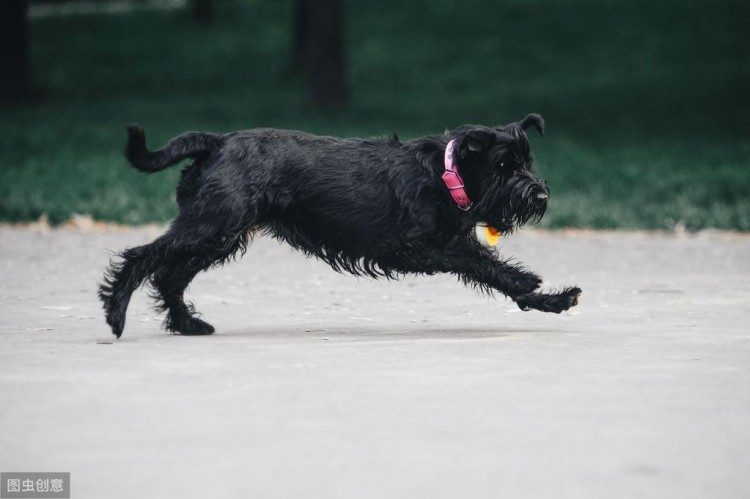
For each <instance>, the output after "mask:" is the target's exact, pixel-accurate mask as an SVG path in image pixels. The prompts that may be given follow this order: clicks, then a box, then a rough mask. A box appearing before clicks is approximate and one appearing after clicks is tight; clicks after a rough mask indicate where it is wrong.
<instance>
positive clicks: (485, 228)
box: [474, 223, 500, 247]
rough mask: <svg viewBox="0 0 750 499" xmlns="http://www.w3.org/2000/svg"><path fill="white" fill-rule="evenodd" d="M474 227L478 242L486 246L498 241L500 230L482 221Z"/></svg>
mask: <svg viewBox="0 0 750 499" xmlns="http://www.w3.org/2000/svg"><path fill="white" fill-rule="evenodd" d="M474 229H475V230H474V232H475V233H476V236H477V239H478V240H479V242H480V243H482V244H483V245H485V246H487V247H492V246H496V245H497V243H498V241H500V231H499V230H497V229H496V228H494V227H490V226H489V225H486V224H483V223H482V224H478V225H477V226H476V227H475V228H474Z"/></svg>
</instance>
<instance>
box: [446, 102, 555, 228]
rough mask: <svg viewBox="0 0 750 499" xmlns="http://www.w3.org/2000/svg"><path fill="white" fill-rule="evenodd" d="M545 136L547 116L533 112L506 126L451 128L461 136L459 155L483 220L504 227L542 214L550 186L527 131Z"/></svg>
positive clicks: (458, 161)
mask: <svg viewBox="0 0 750 499" xmlns="http://www.w3.org/2000/svg"><path fill="white" fill-rule="evenodd" d="M530 127H534V128H536V129H537V131H538V132H539V134H540V135H544V120H543V119H542V117H541V116H539V115H538V114H530V115H528V116H526V117H525V118H524V119H523V120H521V121H519V122H516V123H510V124H508V125H505V126H500V127H496V128H490V127H485V126H476V125H470V126H464V127H460V128H457V129H456V130H454V131H453V132H450V134H449V136H450V138H453V139H455V140H456V144H457V145H456V149H455V153H454V158H455V161H456V164H457V165H458V169H459V172H460V173H461V176H462V177H463V179H464V182H465V183H466V190H467V193H468V195H469V197H470V198H471V199H472V200H473V201H474V206H473V207H472V209H471V211H472V212H473V213H474V214H475V216H476V217H478V220H480V221H483V222H486V223H488V224H490V225H492V226H494V227H497V228H498V229H500V230H501V231H508V230H512V229H513V228H515V227H519V226H521V225H524V224H526V223H536V222H538V221H539V220H541V219H542V216H544V212H545V211H546V209H547V200H548V199H549V189H548V188H547V183H546V182H545V181H544V179H539V178H537V177H536V175H535V174H534V170H533V156H532V154H531V147H530V146H529V139H528V137H527V136H526V130H527V129H528V128H530Z"/></svg>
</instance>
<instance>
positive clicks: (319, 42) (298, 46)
mask: <svg viewBox="0 0 750 499" xmlns="http://www.w3.org/2000/svg"><path fill="white" fill-rule="evenodd" d="M296 9H297V10H296V13H295V31H296V36H297V41H296V43H295V50H296V52H295V56H296V57H300V59H302V68H303V69H304V72H305V75H306V77H307V83H308V87H309V92H310V99H311V100H312V102H313V103H314V104H317V105H319V106H322V107H325V108H328V109H338V108H342V107H344V106H345V105H346V83H345V79H344V66H345V62H344V4H343V0H297V5H296Z"/></svg>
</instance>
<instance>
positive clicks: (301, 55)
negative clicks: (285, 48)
mask: <svg viewBox="0 0 750 499" xmlns="http://www.w3.org/2000/svg"><path fill="white" fill-rule="evenodd" d="M308 5H309V3H308V0H296V1H295V2H294V69H295V70H296V71H299V72H302V71H303V70H304V67H305V45H306V44H307V23H308V17H307V12H308Z"/></svg>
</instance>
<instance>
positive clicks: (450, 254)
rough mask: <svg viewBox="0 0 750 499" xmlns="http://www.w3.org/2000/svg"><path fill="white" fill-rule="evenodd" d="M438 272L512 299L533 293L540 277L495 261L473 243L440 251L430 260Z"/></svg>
mask: <svg viewBox="0 0 750 499" xmlns="http://www.w3.org/2000/svg"><path fill="white" fill-rule="evenodd" d="M430 260H431V261H430V263H431V265H432V266H434V267H437V269H436V270H438V271H440V272H448V273H451V274H456V275H458V276H459V277H460V278H461V279H462V280H463V281H464V282H465V283H467V284H470V285H473V286H477V287H479V288H482V289H485V290H488V291H493V290H494V291H499V292H501V293H503V294H504V295H506V296H508V297H510V298H512V299H515V298H516V297H518V296H524V295H528V294H530V293H532V292H533V291H535V290H536V289H537V288H538V287H539V285H541V283H542V279H541V277H539V276H538V275H536V274H534V273H533V272H530V271H528V270H526V269H524V268H523V267H521V266H520V265H517V264H514V263H510V262H507V261H503V260H498V258H497V256H496V255H495V253H494V252H493V251H491V250H489V249H487V248H484V247H482V246H480V245H479V244H473V243H460V244H458V245H455V246H451V247H449V248H444V249H441V250H439V251H435V253H434V254H433V255H432V257H431V258H430Z"/></svg>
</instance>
